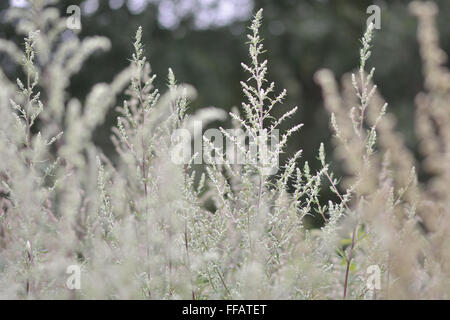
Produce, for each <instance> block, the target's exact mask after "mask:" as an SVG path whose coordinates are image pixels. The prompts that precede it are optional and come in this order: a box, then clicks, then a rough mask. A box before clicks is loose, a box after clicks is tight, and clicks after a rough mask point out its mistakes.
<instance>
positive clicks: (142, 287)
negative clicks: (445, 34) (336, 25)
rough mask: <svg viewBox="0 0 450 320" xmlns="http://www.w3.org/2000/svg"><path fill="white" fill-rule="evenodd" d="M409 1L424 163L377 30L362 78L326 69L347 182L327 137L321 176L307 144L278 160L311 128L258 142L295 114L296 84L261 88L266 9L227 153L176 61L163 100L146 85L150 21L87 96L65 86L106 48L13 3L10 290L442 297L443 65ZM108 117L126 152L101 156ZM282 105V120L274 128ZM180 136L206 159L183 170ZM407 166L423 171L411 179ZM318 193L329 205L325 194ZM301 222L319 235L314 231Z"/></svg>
mask: <svg viewBox="0 0 450 320" xmlns="http://www.w3.org/2000/svg"><path fill="white" fill-rule="evenodd" d="M410 8H411V11H412V12H413V13H414V14H415V15H417V17H418V19H419V32H418V39H419V43H420V46H421V55H422V58H423V66H424V68H423V73H424V79H425V82H424V87H425V91H424V92H422V93H420V94H418V95H417V98H416V110H415V112H416V122H415V127H416V130H415V133H416V137H417V139H418V141H419V142H420V151H421V152H422V158H421V159H420V160H419V159H416V157H415V156H414V154H413V153H412V152H411V151H410V150H408V148H407V147H406V146H405V144H404V142H403V140H402V137H401V135H400V134H399V133H398V132H397V131H396V130H395V119H394V117H393V115H391V114H390V113H389V112H388V111H387V104H386V103H385V102H384V101H383V98H382V97H381V96H380V95H379V94H378V93H377V91H376V86H375V85H374V84H373V77H374V68H372V69H370V68H369V67H368V61H369V58H370V54H371V52H370V45H371V41H372V37H373V34H374V32H375V30H374V28H373V25H369V26H368V28H367V30H366V32H365V34H364V36H363V38H362V40H361V43H362V47H361V49H360V63H359V68H358V69H357V70H356V72H355V73H354V74H350V75H345V76H344V77H343V78H342V82H341V84H340V85H339V84H338V83H337V82H336V81H335V79H334V77H333V74H332V73H331V71H329V70H320V71H318V72H317V73H316V81H317V83H318V84H319V85H320V86H321V87H322V89H323V96H324V105H325V107H326V109H327V110H328V111H329V113H330V125H331V128H332V130H333V131H334V142H335V157H334V159H337V161H338V163H337V164H338V165H340V166H342V167H343V168H344V172H345V176H344V177H342V178H339V179H337V178H335V177H334V175H333V173H332V172H331V170H330V167H329V160H328V157H326V155H325V152H324V147H323V145H321V146H318V152H317V153H318V160H317V161H318V162H319V163H320V169H319V170H318V171H317V172H313V171H312V170H311V169H310V167H309V165H308V162H305V161H302V159H301V154H302V153H301V151H298V152H297V153H295V154H294V155H293V156H292V157H291V158H289V159H288V161H286V163H282V164H280V166H279V167H278V166H277V161H276V160H277V159H279V155H280V154H281V153H283V152H284V149H285V146H286V144H287V141H288V138H289V136H290V135H291V134H292V133H294V132H296V131H298V130H300V129H301V125H296V126H294V127H292V128H291V129H289V130H288V131H286V132H281V133H280V134H279V136H278V139H276V140H274V141H270V142H271V145H270V148H269V147H268V146H267V145H266V144H268V140H265V138H266V137H268V136H272V134H273V133H275V132H278V128H279V125H280V124H281V123H282V122H283V121H284V120H286V119H288V118H289V117H290V116H291V115H292V114H293V113H295V112H296V111H297V107H295V108H292V109H284V108H285V107H284V106H282V101H283V98H284V97H285V95H286V91H285V90H283V91H281V93H280V94H276V93H275V92H276V88H275V84H274V83H270V82H268V80H267V68H268V63H267V60H263V54H264V49H263V44H262V39H261V36H260V34H259V28H260V25H261V23H262V10H260V11H258V12H257V13H256V14H255V16H254V18H253V21H252V23H251V26H250V32H249V34H248V40H249V41H248V45H249V58H250V59H249V63H247V64H242V67H243V68H244V70H245V71H246V72H247V74H248V79H246V80H245V81H242V82H241V86H242V90H243V97H244V99H245V100H244V102H243V103H242V106H241V108H240V109H239V110H238V109H236V110H235V111H233V112H232V113H230V115H229V116H230V117H231V119H232V120H233V126H234V128H233V129H234V131H233V132H235V134H231V133H230V132H231V131H229V130H225V129H222V128H220V129H219V130H220V131H219V132H220V133H222V134H223V136H224V137H225V138H226V139H227V141H228V142H229V146H232V147H231V148H228V147H227V148H224V147H221V146H220V145H218V144H217V143H216V142H217V141H215V140H214V139H212V137H211V136H208V135H204V136H203V137H202V135H201V133H200V136H198V134H197V133H196V132H195V130H194V129H193V128H194V127H195V123H198V122H199V121H201V122H202V123H204V124H205V123H208V122H211V121H215V120H223V119H224V118H225V117H227V115H226V114H224V112H223V111H222V110H220V109H215V108H205V109H202V110H200V111H198V112H197V113H195V114H190V113H189V101H190V100H192V99H193V98H195V94H196V92H195V89H194V88H192V87H191V86H189V85H186V84H179V83H177V81H176V79H175V75H174V72H173V71H172V70H171V69H169V70H168V76H167V78H168V80H167V83H168V88H167V90H166V91H165V92H160V91H159V90H158V89H156V88H155V87H154V85H153V82H154V79H155V76H154V75H153V74H152V72H151V68H150V64H149V62H148V61H147V60H146V57H145V53H144V50H143V46H142V44H141V38H142V33H143V30H142V29H141V28H139V29H138V30H137V32H136V35H135V42H134V53H132V58H131V64H130V67H129V68H127V69H125V70H124V71H123V72H121V73H120V74H118V75H117V76H116V77H115V78H114V79H113V80H112V82H111V83H98V84H96V85H95V86H93V87H92V90H91V91H90V93H89V94H88V95H87V97H86V98H85V100H84V101H80V100H79V99H78V98H77V97H71V96H70V95H69V92H68V86H69V83H70V78H71V76H72V75H74V74H75V73H77V72H83V71H82V65H83V62H84V60H86V59H87V58H88V57H89V55H90V54H92V53H93V52H95V51H97V50H106V49H108V48H109V47H110V42H109V40H108V39H106V38H104V37H90V38H85V39H83V40H79V39H78V38H77V37H75V36H72V37H67V36H63V32H64V31H65V30H66V23H65V19H63V18H62V17H60V16H59V13H58V11H57V10H56V9H55V8H54V7H52V6H50V5H49V4H48V3H47V2H46V1H31V2H30V8H27V9H19V8H12V9H10V10H9V11H8V18H9V19H10V20H11V21H13V22H14V23H15V26H16V28H17V32H18V33H19V34H24V35H25V46H24V50H22V49H20V48H19V47H17V46H16V45H15V44H14V43H12V42H10V41H6V40H3V39H0V50H1V51H2V52H4V53H6V54H8V55H9V57H10V59H11V61H14V62H15V63H17V64H20V65H21V66H22V67H23V76H22V77H20V78H18V79H16V80H15V81H11V79H8V78H7V77H6V76H5V74H4V73H3V71H1V70H0V87H1V88H2V89H1V90H0V117H1V119H2V121H1V122H0V150H1V154H0V182H1V185H0V288H1V289H0V297H1V298H31V299H42V298H63V299H64V298H75V299H89V298H113V299H114V298H119V299H131V298H133V299H141V298H143V299H180V298H182V299H255V298H257V299H338V298H351V299H360V298H368V299H372V298H376V299H398V298H401V299H403V298H415V299H429V298H447V299H448V298H450V246H449V245H448V244H449V242H450V209H449V208H450V193H449V192H448V190H447V187H448V185H450V106H449V104H448V101H450V72H449V71H448V70H447V69H446V68H445V66H444V63H445V60H446V57H445V54H444V53H443V51H442V50H441V49H440V48H439V46H438V36H437V30H436V27H435V23H434V16H435V15H436V14H437V8H436V6H435V5H434V4H432V3H428V2H427V3H422V2H417V1H416V2H413V3H412V4H411V5H410ZM122 94H125V96H126V99H125V100H124V101H123V103H121V104H120V106H118V107H116V97H118V96H120V95H122ZM113 107H116V108H117V111H118V112H119V114H120V116H119V117H118V118H117V125H116V126H115V127H114V128H113V130H112V136H111V139H112V141H113V143H114V145H115V148H116V151H117V154H118V156H117V157H116V158H113V159H109V158H108V157H107V156H105V155H104V154H103V153H102V152H101V150H100V149H99V148H98V147H97V146H96V145H95V144H94V143H93V132H94V130H95V129H96V128H97V127H98V126H99V125H100V124H102V122H103V121H104V118H105V114H106V112H107V111H108V110H109V109H110V108H113ZM272 108H283V110H286V111H285V112H284V115H283V116H281V117H280V118H274V117H273V116H272V115H271V110H272ZM180 132H184V133H190V135H188V136H190V137H191V138H192V139H196V140H197V142H198V141H199V140H200V143H201V147H202V150H203V153H204V154H202V155H199V154H197V153H194V154H188V155H186V154H184V153H183V154H182V160H184V161H174V155H178V153H179V148H180V145H181V146H185V145H186V144H180V141H181V140H183V138H185V137H186V135H180ZM246 137H247V138H249V139H248V140H247V139H246ZM190 143H191V141H190V140H189V141H187V144H190ZM230 150H233V151H234V156H235V157H234V158H233V156H230V152H229V151H230ZM199 157H200V158H201V159H203V160H204V161H203V162H204V165H203V166H200V169H199V167H198V166H194V165H193V164H194V163H197V162H196V161H197V160H198V159H199ZM236 157H239V159H241V160H243V161H242V162H236V161H233V159H234V160H235V159H236ZM415 168H418V169H420V170H421V171H423V172H426V173H427V174H428V176H429V179H427V180H426V181H420V183H419V181H418V178H417V173H416V171H417V170H416V169H415ZM289 186H292V187H289ZM324 188H330V189H331V191H332V192H333V193H334V194H335V197H333V198H332V199H325V198H324V197H323V196H321V190H323V189H324ZM335 199H337V200H335ZM307 215H319V216H320V217H321V218H322V219H323V223H324V226H323V227H322V228H320V229H308V228H306V227H305V226H304V218H305V217H306V216H307ZM69 266H79V267H80V268H81V271H82V272H81V286H80V288H79V289H76V288H75V289H74V288H70V286H68V284H67V278H68V277H69V275H68V274H67V273H66V271H67V270H68V267H69Z"/></svg>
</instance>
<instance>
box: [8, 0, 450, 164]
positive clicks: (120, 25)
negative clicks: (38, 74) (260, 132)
mask: <svg viewBox="0 0 450 320" xmlns="http://www.w3.org/2000/svg"><path fill="white" fill-rule="evenodd" d="M22 2H23V1H21V0H14V1H7V0H2V1H1V2H0V3H1V4H0V19H2V24H1V28H0V37H2V38H7V39H12V40H14V41H15V42H16V43H22V42H23V39H20V38H18V37H17V36H16V35H14V33H13V29H12V26H10V25H7V24H5V23H4V22H3V19H4V11H5V10H4V9H6V8H7V7H8V6H9V5H10V4H14V5H21V3H22ZM409 2H410V1H401V0H397V1H395V0H394V1H366V0H354V1H350V0H270V1H269V0H87V1H72V0H67V1H66V0H62V1H60V2H59V7H60V10H61V13H62V15H65V12H66V8H67V7H68V6H69V5H72V4H76V5H80V7H81V8H82V13H83V15H82V18H81V24H82V30H81V33H80V37H85V36H88V35H103V36H107V37H108V38H109V39H111V42H112V49H111V50H110V51H109V52H107V53H99V54H96V55H94V56H92V57H91V58H90V59H89V60H88V62H87V64H86V65H85V66H84V69H83V70H82V72H80V73H79V74H77V75H76V76H75V77H74V78H73V79H72V83H71V86H70V91H71V92H70V94H71V95H72V96H77V97H79V98H81V99H83V97H84V96H85V95H86V94H87V92H88V90H89V88H90V87H91V86H92V85H93V84H94V83H96V82H103V81H105V82H109V81H111V80H112V78H113V77H114V75H115V74H116V73H117V72H119V71H120V70H122V69H123V68H125V67H126V66H127V65H128V63H129V61H128V59H129V58H130V57H131V53H132V50H133V49H132V37H133V35H134V34H135V31H136V29H137V27H138V26H140V25H141V26H142V27H143V30H144V37H143V40H144V43H145V49H146V55H147V57H148V58H149V60H150V62H151V65H152V68H153V71H154V72H155V73H156V74H157V75H158V78H157V81H156V85H157V87H159V88H160V89H164V87H165V85H166V76H167V68H168V67H171V68H173V70H174V72H175V74H176V76H177V78H178V80H179V81H180V82H187V83H191V84H193V85H194V86H195V87H196V88H197V90H198V98H197V99H196V100H195V101H193V102H192V104H191V112H194V111H195V109H197V108H202V107H207V106H216V107H220V108H224V109H227V110H230V109H231V107H232V106H240V104H241V101H242V100H243V95H242V92H241V88H240V84H239V81H241V80H245V79H246V77H247V75H246V74H245V73H244V72H243V70H242V68H241V66H240V63H241V62H242V61H244V62H247V61H248V51H247V46H246V45H245V42H246V40H247V39H246V36H245V33H246V27H247V25H248V23H249V20H250V19H251V15H252V14H253V13H254V12H255V11H256V10H257V9H258V8H264V24H263V28H262V36H263V38H264V39H265V48H266V49H267V53H266V55H265V57H266V58H267V59H269V79H270V80H273V81H275V82H276V83H277V85H278V86H277V88H278V89H279V90H281V89H283V88H286V89H287V90H288V98H287V99H286V102H285V103H286V106H284V107H283V106H281V107H279V108H278V110H275V114H277V113H278V114H280V113H283V112H285V111H286V110H287V108H288V107H289V106H295V105H298V106H299V107H300V110H299V112H298V113H297V115H296V116H295V117H294V118H293V119H292V121H291V123H290V124H292V123H298V122H302V123H304V127H303V129H302V130H301V132H300V133H298V134H296V135H295V136H294V137H293V138H292V139H291V141H290V144H289V151H288V152H287V154H289V153H290V152H292V150H297V149H298V148H302V149H303V150H304V159H306V160H310V161H311V160H313V162H315V161H314V158H315V156H316V154H317V150H318V147H319V144H320V142H321V141H324V142H325V143H327V145H328V147H329V141H330V130H329V129H328V122H329V118H328V115H327V113H326V112H325V110H324V108H323V106H322V98H321V91H320V88H319V87H318V86H317V85H316V84H315V83H314V81H313V75H314V72H315V71H317V70H318V69H320V68H323V67H326V68H329V69H331V70H332V71H333V72H334V73H335V74H336V76H337V77H338V78H339V77H340V76H341V75H342V74H343V73H346V72H349V71H352V70H353V69H354V68H355V67H356V66H357V65H358V61H359V60H358V59H359V51H358V48H359V38H360V37H361V35H362V33H363V31H364V29H365V25H366V20H367V18H368V17H369V14H367V13H366V9H367V7H368V6H370V5H372V4H376V5H378V6H379V7H380V8H381V30H377V31H376V34H375V41H374V48H373V54H372V58H371V60H370V66H375V67H376V73H375V82H376V83H377V84H378V86H379V91H380V92H381V94H382V95H383V96H384V98H385V99H386V100H387V101H388V102H389V110H390V112H393V113H395V114H396V116H397V118H398V121H399V123H398V128H399V129H400V130H401V131H402V132H403V133H404V135H405V137H406V138H407V142H408V144H409V146H410V147H411V148H413V149H415V144H416V142H415V140H414V136H413V133H412V130H413V108H414V97H415V95H416V94H417V93H418V92H419V91H420V90H421V89H422V85H423V81H422V75H421V68H422V65H421V62H420V57H419V51H418V46H417V41H416V27H417V22H416V19H415V18H414V17H412V16H411V15H410V14H409V12H408V3H409ZM436 2H437V4H438V6H439V8H440V14H439V18H438V26H439V30H440V34H441V37H440V43H441V46H442V47H443V49H444V50H445V51H446V52H450V37H449V36H450V23H449V20H448V18H449V16H450V1H448V0H438V1H436ZM68 32H70V31H68ZM8 63H9V62H8V61H7V60H6V59H5V57H4V56H2V55H0V64H1V66H2V68H4V69H5V70H6V71H7V73H8V76H10V77H11V79H14V77H15V74H14V73H15V72H16V71H17V69H14V68H12V67H11V66H10V65H7V64H8ZM115 117H116V114H115V113H114V110H111V111H110V113H109V115H108V118H107V120H106V122H105V125H104V126H102V127H101V128H98V130H97V134H96V135H95V137H96V142H97V143H98V145H99V146H100V147H101V148H102V149H103V150H104V151H105V153H107V154H111V153H112V152H113V149H112V145H111V143H110V139H109V137H110V130H109V127H110V126H111V125H113V124H115V123H116V120H115ZM222 125H223V124H222ZM288 125H289V124H288Z"/></svg>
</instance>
